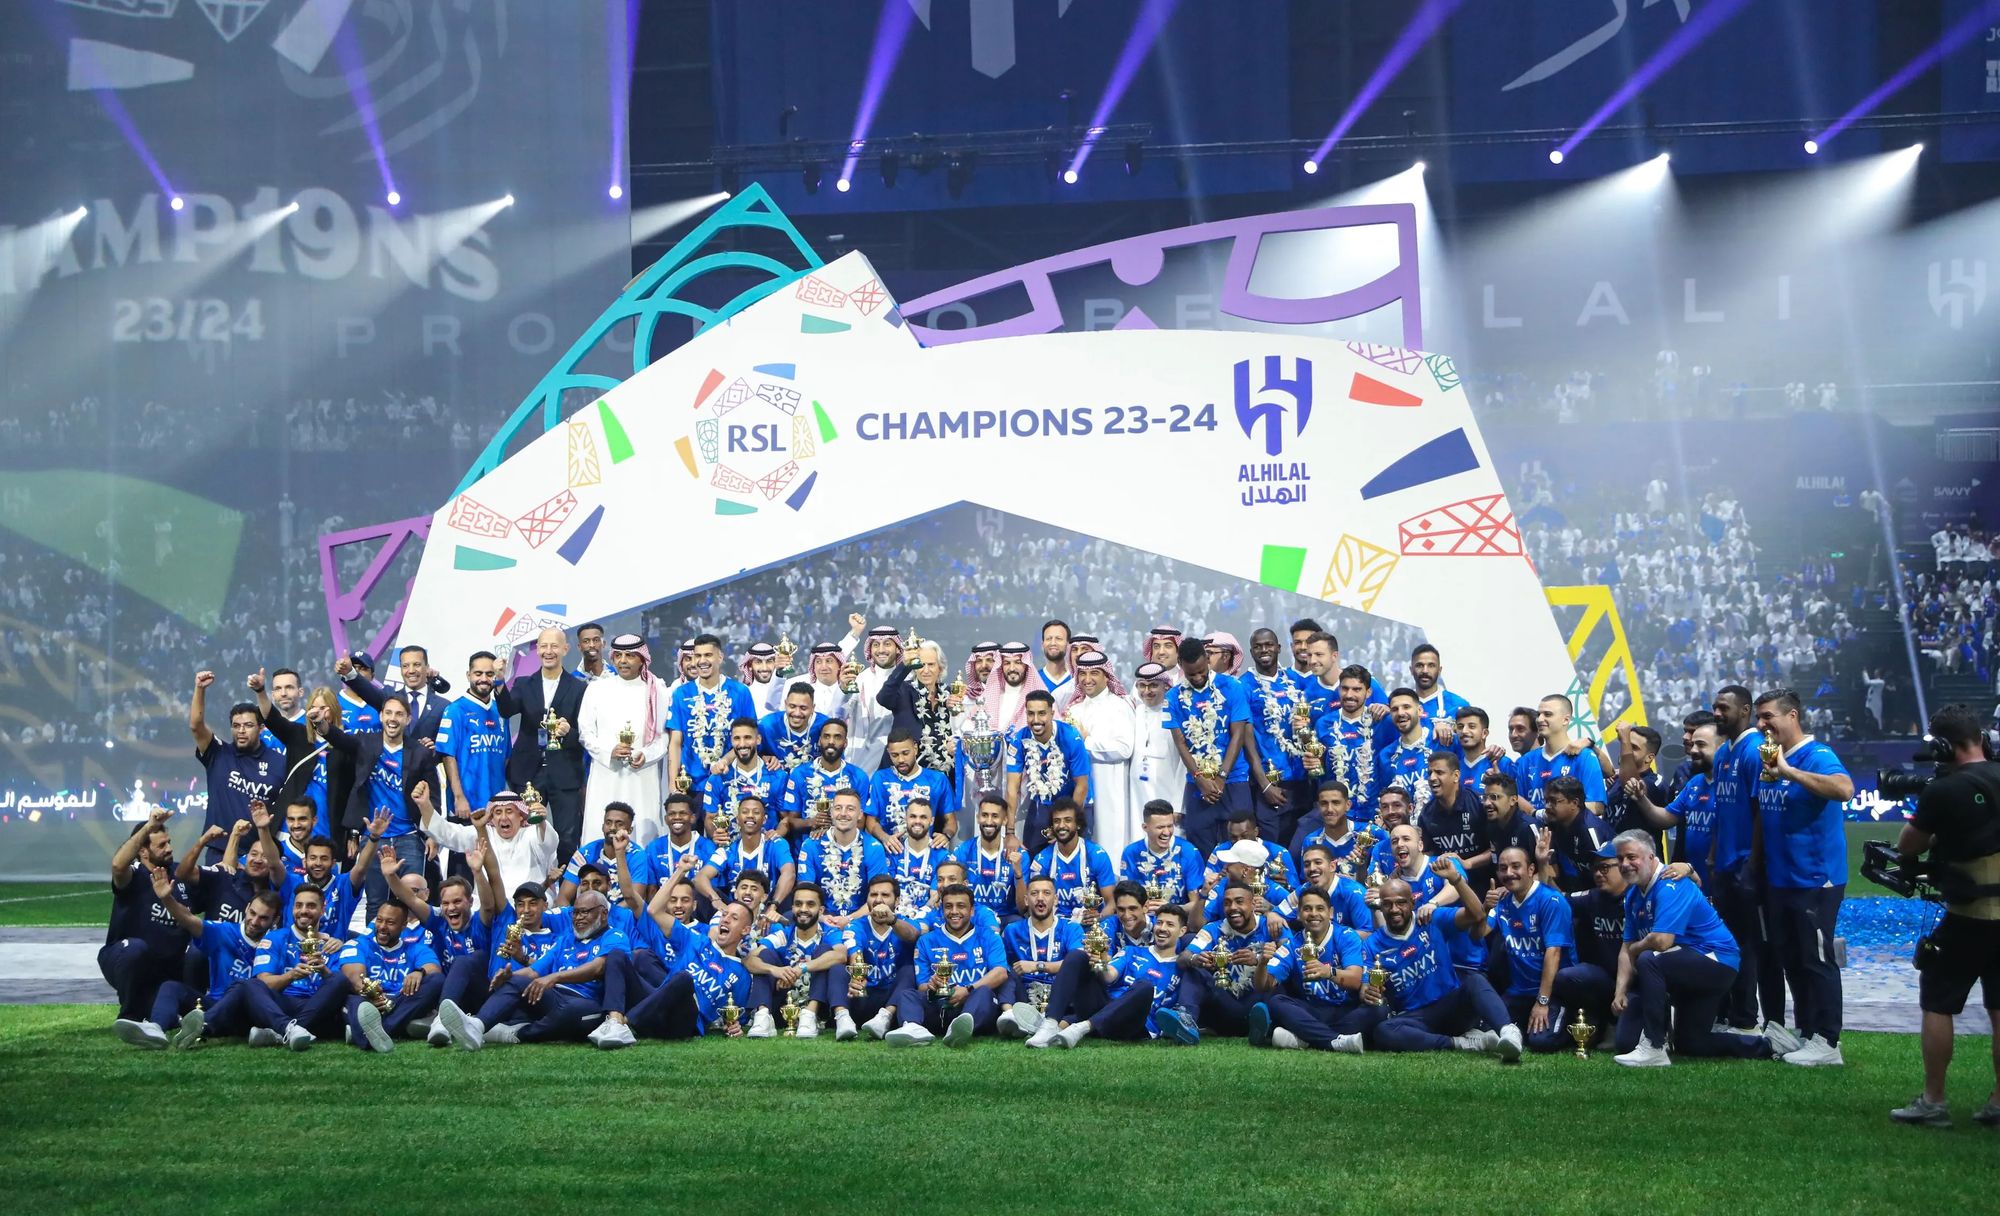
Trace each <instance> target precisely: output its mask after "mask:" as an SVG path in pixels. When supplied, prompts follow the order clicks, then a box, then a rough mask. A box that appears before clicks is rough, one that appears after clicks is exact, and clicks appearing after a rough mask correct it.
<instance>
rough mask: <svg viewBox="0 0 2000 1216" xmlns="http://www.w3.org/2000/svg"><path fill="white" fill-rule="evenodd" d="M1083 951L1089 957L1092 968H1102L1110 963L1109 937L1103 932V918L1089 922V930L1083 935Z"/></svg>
mask: <svg viewBox="0 0 2000 1216" xmlns="http://www.w3.org/2000/svg"><path fill="white" fill-rule="evenodd" d="M1083 950H1084V953H1085V954H1088V955H1089V956H1090V961H1091V964H1092V965H1093V966H1102V965H1103V964H1105V963H1108V962H1110V961H1111V935H1110V934H1108V933H1106V932H1105V931H1104V918H1103V917H1101V916H1100V917H1098V918H1097V919H1096V920H1094V921H1091V922H1090V928H1088V929H1086V930H1084V933H1083Z"/></svg>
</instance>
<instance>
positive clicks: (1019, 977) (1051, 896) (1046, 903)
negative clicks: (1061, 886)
mask: <svg viewBox="0 0 2000 1216" xmlns="http://www.w3.org/2000/svg"><path fill="white" fill-rule="evenodd" d="M1000 940H1001V942H1002V943H1003V944H1004V945H1005V946H1006V947H1007V966H1008V967H1009V968H1010V969H1011V970H1012V971H1013V980H1014V983H1013V985H1012V987H1013V991H1014V993H1015V996H1016V999H1015V1000H1014V1001H1013V1002H1012V1004H1010V1005H1009V1006H1008V1008H1006V1009H1003V1010H1001V1012H1000V1018H999V1021H998V1029H999V1034H1000V1037H1001V1038H1003V1039H1017V1038H1021V1039H1025V1038H1031V1037H1032V1036H1033V1035H1034V1034H1035V1033H1036V1032H1037V1031H1038V1030H1039V1029H1040V1027H1041V1024H1042V1011H1043V1010H1045V1009H1047V1008H1048V1007H1049V995H1050V993H1051V992H1052V991H1053V989H1054V985H1055V982H1056V975H1057V973H1059V972H1060V971H1061V970H1062V968H1063V963H1064V961H1065V960H1066V959H1067V958H1068V957H1069V955H1070V954H1071V953H1073V952H1079V951H1081V950H1082V949H1083V926H1082V925H1079V924H1078V923H1076V922H1075V921H1073V920H1065V919H1063V918H1061V917H1059V916H1057V915H1056V884H1055V880H1054V879H1052V878H1049V877H1047V876H1046V875H1044V876H1040V877H1036V878H1031V879H1029V880H1028V915H1027V917H1026V918H1025V919H1021V920H1016V921H1015V922H1014V923H1013V924H1010V925H1008V926H1007V927H1006V928H1005V929H1003V930H1001V933H1000Z"/></svg>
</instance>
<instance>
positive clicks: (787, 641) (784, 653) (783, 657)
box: [778, 632, 799, 671]
mask: <svg viewBox="0 0 2000 1216" xmlns="http://www.w3.org/2000/svg"><path fill="white" fill-rule="evenodd" d="M798 652H799V648H798V647H797V646H794V645H793V644H792V639H791V637H790V636H789V635H787V634H785V633H783V632H780V633H779V634H778V670H779V671H790V670H791V669H792V656H793V655H796V654H797V653H798Z"/></svg>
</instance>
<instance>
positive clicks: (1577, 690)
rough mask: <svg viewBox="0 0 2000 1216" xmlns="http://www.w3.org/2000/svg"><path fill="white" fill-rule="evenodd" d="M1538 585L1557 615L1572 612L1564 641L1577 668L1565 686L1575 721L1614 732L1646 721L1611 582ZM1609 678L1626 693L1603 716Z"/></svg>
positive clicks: (1629, 648)
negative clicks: (1611, 711)
mask: <svg viewBox="0 0 2000 1216" xmlns="http://www.w3.org/2000/svg"><path fill="white" fill-rule="evenodd" d="M1542 591H1543V593H1544V594H1545V595H1546V596H1547V597H1548V601H1549V607H1550V608H1552V609H1555V610H1556V614H1557V617H1558V618H1559V619H1566V618H1568V617H1569V616H1570V611H1574V612H1575V614H1576V615H1575V618H1574V619H1575V623H1574V624H1573V625H1571V626H1570V633H1569V641H1568V646H1569V657H1570V661H1571V662H1572V663H1574V664H1576V667H1577V671H1578V673H1579V674H1578V677H1577V681H1576V684H1575V685H1574V686H1572V688H1571V689H1570V700H1571V701H1573V702H1575V704H1576V716H1577V719H1578V721H1579V722H1580V723H1587V724H1588V729H1589V730H1590V731H1592V732H1593V733H1595V732H1597V731H1600V730H1601V731H1606V732H1614V733H1615V732H1616V730H1617V729H1618V727H1620V726H1624V725H1628V724H1629V725H1632V726H1645V725H1648V723H1647V721H1646V699H1645V695H1644V692H1643V690H1641V689H1640V687H1639V668H1638V665H1637V664H1636V663H1634V662H1633V661H1632V644H1631V643H1630V642H1629V641H1628V640H1627V639H1626V637H1625V622H1624V621H1622V620H1620V619H1619V616H1618V604H1617V601H1615V600H1613V599H1612V598H1611V588H1609V587H1606V586H1603V585H1601V584H1600V585H1596V586H1588V587H1544V588H1542ZM1585 671H1588V672H1589V673H1590V679H1589V681H1588V682H1587V683H1586V682H1585V681H1584V679H1583V677H1582V675H1581V673H1582V672H1585ZM1613 680H1620V681H1621V682H1622V683H1623V685H1624V687H1625V691H1626V693H1627V694H1628V695H1627V697H1626V698H1625V704H1624V706H1623V707H1622V708H1620V709H1619V710H1618V712H1617V713H1616V714H1613V715H1610V720H1609V721H1606V720H1605V718H1606V715H1605V713H1604V708H1605V694H1606V693H1607V692H1609V691H1610V689H1611V685H1612V681H1613Z"/></svg>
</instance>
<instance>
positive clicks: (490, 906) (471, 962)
mask: <svg viewBox="0 0 2000 1216" xmlns="http://www.w3.org/2000/svg"><path fill="white" fill-rule="evenodd" d="M475 819H477V820H479V821H480V823H481V825H482V826H483V825H484V822H485V819H486V812H484V811H481V812H479V813H478V814H477V815H476V816H475ZM383 862H384V867H383V872H384V873H385V874H387V875H388V877H389V891H390V894H391V895H392V896H393V897H394V898H396V899H397V900H399V901H401V902H402V904H403V905H404V906H405V907H407V908H411V909H421V911H418V912H416V913H415V915H416V916H417V917H418V918H419V921H420V924H421V926H422V928H423V930H424V932H425V934H426V936H427V938H428V940H429V942H430V946H431V951H432V953H434V954H436V955H437V960H438V965H439V966H440V967H442V968H443V969H444V983H443V985H442V986H441V987H440V988H439V990H438V1000H439V1002H443V1001H447V1000H451V1001H457V1002H458V1003H459V1004H460V1005H461V1006H463V1005H464V1004H465V1003H466V1002H467V1001H476V1000H484V999H485V997H486V992H487V978H488V976H490V975H491V974H492V968H491V966H490V965H489V960H490V958H491V954H490V953H489V951H490V950H491V947H492V942H493V922H494V921H495V920H496V919H497V918H498V916H499V913H500V903H499V899H498V897H497V896H496V895H495V894H494V889H495V888H494V885H493V880H492V874H491V873H490V872H489V871H490V868H491V867H492V865H493V862H492V861H491V854H490V853H489V852H488V851H487V848H486V843H485V840H484V839H482V840H481V841H480V842H479V843H477V844H475V845H474V846H473V848H472V851H471V853H470V854H469V855H468V856H467V857H466V864H467V865H469V866H471V868H472V872H473V873H474V874H485V877H486V880H485V881H484V882H482V883H480V884H479V892H480V895H481V896H483V898H482V899H481V901H480V903H479V904H478V905H477V906H476V907H475V906H474V902H473V901H474V898H475V896H474V891H473V884H472V883H471V882H469V881H467V880H466V879H464V878H459V877H456V876H454V877H451V878H447V879H445V880H444V884H443V885H442V886H440V887H439V888H438V902H437V903H435V904H428V903H426V902H425V901H424V900H423V899H422V898H421V897H420V896H419V895H418V894H417V893H416V890H415V888H414V887H413V886H411V884H410V880H409V879H408V878H406V877H405V876H404V875H403V874H402V873H401V870H400V867H398V866H395V865H394V859H393V858H389V857H385V858H383ZM414 1020H415V1019H413V1021H414ZM424 1020H426V1021H428V1022H429V1025H428V1026H426V1027H423V1028H422V1030H421V1033H422V1034H423V1035H424V1039H425V1041H426V1042H428V1043H429V1044H430V1045H431V1046H432V1047H449V1046H451V1036H450V1035H449V1034H447V1033H446V1032H445V1028H444V1027H443V1026H442V1025H440V1024H439V1023H438V1021H437V1019H436V1018H428V1019H424ZM411 1030H412V1032H413V1033H417V1032H418V1027H417V1026H415V1025H413V1026H412V1027H411Z"/></svg>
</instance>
